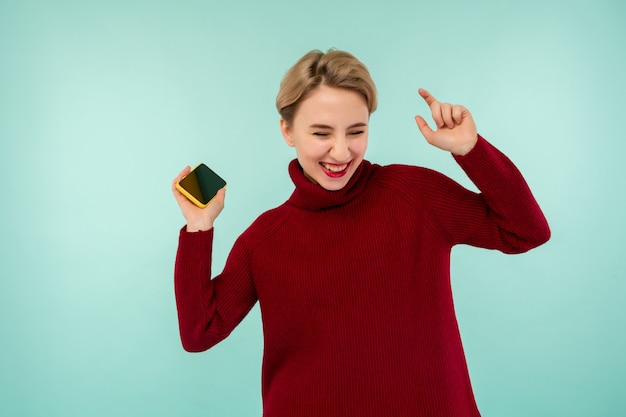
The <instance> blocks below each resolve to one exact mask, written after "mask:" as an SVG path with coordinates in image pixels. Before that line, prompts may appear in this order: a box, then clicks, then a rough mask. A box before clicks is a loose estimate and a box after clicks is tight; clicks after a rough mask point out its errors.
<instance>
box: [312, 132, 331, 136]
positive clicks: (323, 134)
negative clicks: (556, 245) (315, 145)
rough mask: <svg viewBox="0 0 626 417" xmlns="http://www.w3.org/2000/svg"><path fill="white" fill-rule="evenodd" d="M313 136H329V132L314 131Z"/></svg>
mask: <svg viewBox="0 0 626 417" xmlns="http://www.w3.org/2000/svg"><path fill="white" fill-rule="evenodd" d="M313 136H322V137H324V136H328V133H326V132H313Z"/></svg>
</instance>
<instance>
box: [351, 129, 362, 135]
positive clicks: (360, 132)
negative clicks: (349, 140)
mask: <svg viewBox="0 0 626 417" xmlns="http://www.w3.org/2000/svg"><path fill="white" fill-rule="evenodd" d="M350 134H351V135H352V136H358V135H361V134H363V130H355V131H353V132H350Z"/></svg>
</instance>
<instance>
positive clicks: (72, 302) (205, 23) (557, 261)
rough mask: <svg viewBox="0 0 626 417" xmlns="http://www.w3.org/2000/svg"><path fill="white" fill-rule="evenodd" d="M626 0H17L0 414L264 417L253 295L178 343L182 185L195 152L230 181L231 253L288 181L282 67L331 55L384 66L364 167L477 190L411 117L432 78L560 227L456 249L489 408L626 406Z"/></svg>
mask: <svg viewBox="0 0 626 417" xmlns="http://www.w3.org/2000/svg"><path fill="white" fill-rule="evenodd" d="M624 4H625V3H624V2H621V1H592V0H589V1H557V2H552V1H544V0H542V1H525V2H519V1H500V2H497V1H477V2H468V1H428V2H426V1H419V0H417V1H406V0H401V1H380V2H364V1H337V0H332V1H331V0H321V1H318V2H296V1H270V2H261V1H252V0H241V1H232V2H226V1H219V2H218V1H211V0H209V1H176V2H173V1H172V2H166V1H107V2H97V1H43V0H42V1H33V0H21V1H9V0H3V1H0V145H1V147H0V173H1V178H2V183H3V187H2V188H3V190H2V204H0V238H1V239H2V241H1V246H0V249H1V256H2V259H1V262H0V276H1V279H0V335H1V337H2V341H1V343H0V414H1V415H3V416H63V417H68V416H138V415H146V416H148V415H149V416H259V415H260V414H261V398H260V390H261V389H260V369H261V359H262V353H263V345H262V330H261V321H260V314H259V309H258V306H257V307H255V308H254V309H253V310H252V312H251V313H250V315H249V316H248V317H247V318H246V319H245V320H244V322H243V323H242V324H241V325H240V326H239V327H238V328H237V329H236V330H235V331H234V332H233V334H232V335H231V336H230V338H228V339H227V340H226V341H224V342H223V343H221V344H220V345H218V346H217V347H215V348H213V349H212V350H210V351H208V352H205V353H201V354H190V353H186V352H184V351H183V349H182V347H181V345H180V341H179V338H178V328H177V318H176V307H175V303H174V295H173V265H174V256H175V251H176V247H177V239H178V231H179V229H180V227H181V226H182V225H183V221H184V220H183V217H182V216H181V214H180V212H179V209H178V206H177V205H176V203H175V201H174V199H173V198H172V195H171V192H170V184H171V180H172V179H173V178H174V177H175V176H176V175H177V173H178V172H179V171H180V170H181V169H182V168H183V167H184V166H185V165H187V164H189V165H195V164H197V163H199V162H201V161H202V162H206V163H207V164H208V165H209V166H211V167H212V168H214V169H215V170H216V171H217V172H218V173H220V174H221V175H222V176H223V177H224V178H225V179H226V180H227V181H228V182H229V187H228V193H227V199H226V208H225V210H224V211H223V212H222V215H221V216H220V218H219V219H218V221H217V223H216V241H215V242H216V243H215V251H214V259H215V262H214V273H217V272H219V271H221V269H222V266H223V264H224V261H225V258H226V256H227V254H228V251H229V250H230V247H231V245H232V244H233V242H234V240H235V238H236V237H237V236H238V235H239V234H240V233H241V232H242V231H243V230H244V229H245V228H246V227H247V226H248V225H249V224H250V223H251V222H252V221H253V220H254V219H255V218H256V217H257V216H258V215H259V214H260V213H261V212H263V211H265V210H267V209H269V208H272V207H275V206H276V205H278V204H280V203H282V202H283V201H284V200H286V199H287V198H288V196H289V195H290V193H291V191H292V189H293V184H292V183H291V180H290V179H289V177H288V174H287V164H288V162H289V161H290V160H291V159H292V158H293V157H294V152H293V149H291V148H289V147H287V146H286V145H285V144H284V142H283V139H282V137H281V136H280V132H279V125H278V120H279V118H278V114H277V112H276V110H275V108H274V99H275V96H276V93H277V91H278V85H279V82H280V79H281V78H282V76H283V74H284V73H285V71H286V70H287V68H288V67H289V66H290V65H292V64H293V63H294V62H295V61H296V60H297V59H298V58H299V57H300V56H301V55H303V54H304V53H305V52H307V51H309V50H311V49H322V50H327V49H328V48H331V47H336V48H338V49H344V50H347V51H350V52H352V53H354V54H355V55H356V56H357V57H358V58H360V59H361V60H362V61H364V62H365V63H366V65H368V67H369V69H370V71H371V73H372V76H373V78H374V80H375V82H376V83H377V87H378V90H379V94H380V96H379V99H380V101H379V109H378V111H376V112H375V113H374V114H373V115H372V118H371V121H370V123H371V128H370V147H369V150H368V154H367V158H368V159H369V160H371V161H372V162H376V163H380V164H387V163H393V162H398V163H408V164H415V165H422V166H427V167H430V168H434V169H437V170H439V171H441V172H443V173H445V174H447V175H449V176H451V177H453V178H455V179H456V180H457V181H460V182H461V183H462V184H464V185H465V186H467V187H470V188H472V187H473V185H472V184H471V183H469V181H468V180H467V179H466V177H465V176H464V174H463V173H462V172H461V170H460V168H459V167H458V166H457V165H456V164H455V163H454V161H453V159H452V158H451V157H450V155H449V154H446V153H445V152H442V151H439V150H437V149H434V148H432V147H430V146H429V145H428V144H427V143H426V142H425V140H424V139H423V137H422V136H421V134H420V133H419V131H418V129H417V127H416V125H415V122H414V120H413V117H414V115H416V114H422V115H424V116H427V119H428V120H429V121H430V120H431V119H430V116H429V114H428V108H427V107H426V105H425V104H424V102H423V101H422V99H421V98H420V97H419V96H418V94H417V89H418V88H419V87H424V88H426V89H428V90H430V91H431V92H432V93H433V94H434V95H435V97H437V98H438V99H440V100H442V101H449V102H454V103H461V104H463V105H465V106H467V107H468V108H469V109H470V110H471V111H472V113H473V115H474V118H475V120H476V122H477V125H478V129H479V132H480V133H482V134H483V136H485V137H486V138H487V139H488V140H490V141H491V142H492V143H493V144H495V145H496V146H497V147H499V148H500V149H501V150H502V151H504V152H505V153H506V154H507V155H508V156H510V157H511V159H513V161H514V162H515V163H516V164H517V166H518V167H519V168H520V169H521V171H522V172H523V174H524V175H525V177H526V179H527V180H528V182H529V184H530V186H531V188H532V190H533V192H534V194H535V196H536V197H537V199H538V201H539V203H540V205H541V206H542V208H543V209H544V211H545V213H546V216H547V218H548V220H549V222H550V225H551V227H552V232H553V237H552V239H551V241H550V242H548V243H547V244H546V245H544V246H542V247H540V248H538V249H536V250H534V251H532V252H529V253H527V254H523V255H517V256H507V255H503V254H501V253H498V252H491V251H487V250H478V249H474V248H469V247H457V248H455V249H454V251H453V261H452V282H453V289H454V296H455V303H456V308H457V314H458V319H459V324H460V329H461V333H462V337H463V341H464V346H465V350H466V355H467V359H468V365H469V369H470V374H471V377H472V381H473V386H474V390H475V394H476V398H477V401H478V404H479V408H480V409H481V411H482V413H483V415H484V417H496V416H508V417H516V416H529V415H532V416H569V417H598V416H621V415H623V412H624V409H626V397H625V396H624V395H623V394H624V390H625V389H626V386H625V385H624V379H623V377H624V375H625V374H626V363H625V359H624V351H626V325H625V324H624V323H625V321H626V320H625V319H626V310H625V308H624V304H625V303H624V301H623V299H624V293H625V291H626V282H625V281H624V275H625V270H626V268H625V266H626V262H625V259H626V256H625V255H624V253H623V251H624V240H625V239H626V234H625V229H626V227H625V221H624V213H626V198H625V190H626V187H625V186H624V184H623V182H624V179H625V175H624V163H623V158H624V155H625V154H626V138H625V135H624V98H625V93H626V88H625V79H626V77H624V74H626V57H625V51H626V41H624V39H626V30H625V29H624V28H625V26H624V23H625V22H626V7H625V6H624ZM297 250H298V248H294V251H297Z"/></svg>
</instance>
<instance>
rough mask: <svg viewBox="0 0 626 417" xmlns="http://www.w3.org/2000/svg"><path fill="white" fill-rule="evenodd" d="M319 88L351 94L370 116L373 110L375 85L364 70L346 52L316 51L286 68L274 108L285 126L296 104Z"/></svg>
mask: <svg viewBox="0 0 626 417" xmlns="http://www.w3.org/2000/svg"><path fill="white" fill-rule="evenodd" d="M320 85H326V86H329V87H335V88H345V89H348V90H352V91H355V92H357V93H359V94H361V96H363V98H364V99H365V103H366V104H367V108H368V109H369V112H370V114H371V113H373V112H374V111H375V110H376V105H377V104H378V101H377V97H376V86H375V85H374V81H373V80H372V77H371V76H370V73H369V71H368V70H367V67H366V66H365V65H364V64H363V63H362V62H361V61H359V60H358V59H356V57H354V55H352V54H350V53H348V52H345V51H338V50H336V49H330V50H328V52H326V53H324V52H322V51H320V50H317V49H316V50H313V51H310V52H308V53H307V54H305V55H304V56H303V57H302V58H300V59H299V60H298V62H296V63H295V64H294V66H293V67H291V68H289V70H288V71H287V73H286V74H285V76H284V77H283V79H282V81H281V83H280V89H279V90H278V95H277V96H276V108H277V109H278V113H280V116H281V117H282V118H283V120H285V121H286V122H287V124H291V123H292V122H293V119H294V117H295V114H296V111H297V110H298V105H299V104H300V102H302V101H303V100H304V99H305V98H306V97H307V96H308V94H309V93H310V92H311V91H313V90H314V89H315V88H317V87H319V86H320Z"/></svg>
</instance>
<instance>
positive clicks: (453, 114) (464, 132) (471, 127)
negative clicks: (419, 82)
mask: <svg viewBox="0 0 626 417" xmlns="http://www.w3.org/2000/svg"><path fill="white" fill-rule="evenodd" d="M419 94H420V96H422V98H423V99H424V100H425V101H426V104H428V106H429V107H430V110H431V112H432V115H433V120H434V121H435V123H436V124H437V130H432V129H431V128H430V126H428V123H426V120H424V118H423V117H422V116H415V121H416V122H417V127H419V129H420V132H422V135H424V137H425V138H426V140H427V141H428V143H430V144H431V145H433V146H436V147H438V148H439V149H443V150H444V151H449V152H452V153H453V154H454V155H459V156H462V155H465V154H466V153H468V152H469V151H471V150H472V149H473V148H474V145H476V141H477V140H478V132H477V130H476V123H474V119H473V118H472V115H471V113H470V112H469V110H467V109H466V108H465V107H463V106H460V105H458V104H450V103H441V102H439V101H437V99H435V97H434V96H433V95H432V94H430V93H429V92H428V91H426V90H424V89H423V88H420V89H419Z"/></svg>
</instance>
